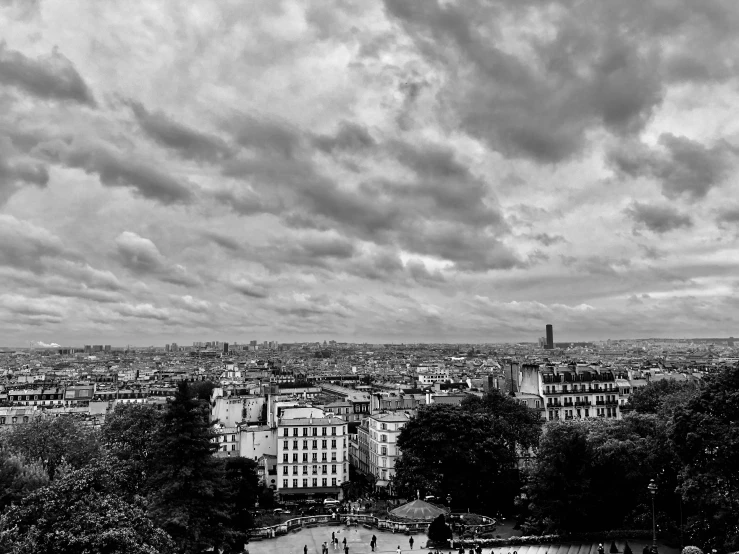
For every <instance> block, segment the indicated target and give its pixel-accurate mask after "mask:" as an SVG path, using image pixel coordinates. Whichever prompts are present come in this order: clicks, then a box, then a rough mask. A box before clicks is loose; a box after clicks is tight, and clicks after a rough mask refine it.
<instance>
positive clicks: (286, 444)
mask: <svg viewBox="0 0 739 554" xmlns="http://www.w3.org/2000/svg"><path fill="white" fill-rule="evenodd" d="M289 444H290V441H284V444H283V445H282V448H284V449H285V450H287V448H288V445H289Z"/></svg>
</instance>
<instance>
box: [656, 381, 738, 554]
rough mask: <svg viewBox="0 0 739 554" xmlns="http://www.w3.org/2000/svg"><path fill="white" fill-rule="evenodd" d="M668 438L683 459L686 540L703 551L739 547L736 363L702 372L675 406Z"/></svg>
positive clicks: (682, 490) (682, 484)
mask: <svg viewBox="0 0 739 554" xmlns="http://www.w3.org/2000/svg"><path fill="white" fill-rule="evenodd" d="M670 431H671V432H670V439H671V442H672V444H673V445H674V448H675V451H676V452H677V456H678V458H679V460H680V462H681V464H682V466H683V467H682V473H681V481H682V482H681V486H680V490H681V492H682V496H683V498H682V499H683V504H684V505H688V506H690V507H691V508H692V509H693V513H692V514H690V515H689V517H688V525H687V531H688V533H687V535H688V540H691V541H695V542H696V543H698V544H702V545H703V547H704V550H708V549H712V548H716V549H720V550H727V551H731V550H737V549H738V548H739V471H737V467H738V466H737V463H736V461H737V460H739V368H737V367H732V368H727V369H725V370H723V371H721V372H720V373H718V374H714V375H710V376H708V377H706V379H705V384H704V386H703V387H701V389H700V391H699V392H698V394H696V395H695V396H694V397H693V398H692V399H690V400H689V401H688V402H687V404H686V405H684V406H682V407H679V408H677V409H676V411H675V416H674V424H673V425H672V427H671V430H670Z"/></svg>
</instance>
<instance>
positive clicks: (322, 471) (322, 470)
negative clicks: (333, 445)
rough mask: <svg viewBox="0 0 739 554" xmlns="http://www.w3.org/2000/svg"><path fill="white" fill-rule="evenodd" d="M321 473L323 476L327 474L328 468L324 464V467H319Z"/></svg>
mask: <svg viewBox="0 0 739 554" xmlns="http://www.w3.org/2000/svg"><path fill="white" fill-rule="evenodd" d="M321 473H323V474H324V475H326V474H327V473H328V466H327V465H325V464H324V465H322V466H321Z"/></svg>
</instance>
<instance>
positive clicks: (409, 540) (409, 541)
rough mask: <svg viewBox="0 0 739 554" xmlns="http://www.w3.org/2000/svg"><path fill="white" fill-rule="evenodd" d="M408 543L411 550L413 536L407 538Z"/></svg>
mask: <svg viewBox="0 0 739 554" xmlns="http://www.w3.org/2000/svg"><path fill="white" fill-rule="evenodd" d="M408 544H409V545H410V546H411V550H413V537H411V538H410V539H408Z"/></svg>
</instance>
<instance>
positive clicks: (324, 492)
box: [277, 407, 349, 500]
mask: <svg viewBox="0 0 739 554" xmlns="http://www.w3.org/2000/svg"><path fill="white" fill-rule="evenodd" d="M348 438H349V434H348V429H347V423H346V421H345V420H343V419H342V418H340V417H337V416H335V415H334V414H332V413H330V412H329V413H325V412H324V411H323V410H321V409H319V408H315V407H310V408H309V407H305V408H293V409H290V408H288V409H285V410H283V412H282V417H281V418H280V419H279V421H278V423H277V493H278V494H279V496H280V498H281V499H282V500H285V499H288V498H293V499H306V498H337V499H341V498H342V496H343V494H342V489H341V485H342V483H344V482H345V481H348V480H349V444H348Z"/></svg>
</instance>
